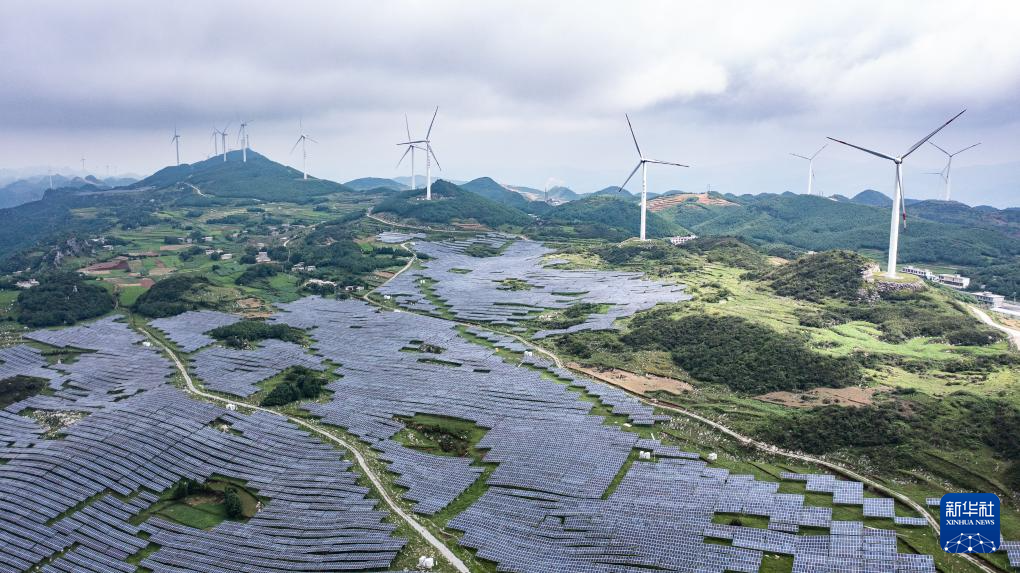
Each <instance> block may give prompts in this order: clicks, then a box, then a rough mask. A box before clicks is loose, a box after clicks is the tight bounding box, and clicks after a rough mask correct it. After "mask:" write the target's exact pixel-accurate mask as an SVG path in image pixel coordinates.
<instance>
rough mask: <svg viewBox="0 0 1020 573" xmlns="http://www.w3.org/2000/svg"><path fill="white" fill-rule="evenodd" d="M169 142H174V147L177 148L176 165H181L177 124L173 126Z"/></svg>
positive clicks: (179, 137) (179, 136) (179, 135)
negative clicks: (172, 134) (172, 133)
mask: <svg viewBox="0 0 1020 573" xmlns="http://www.w3.org/2000/svg"><path fill="white" fill-rule="evenodd" d="M170 143H172V144H174V148H175V149H176V150H177V167H180V166H181V134H179V133H177V126H176V125H175V126H174V136H173V137H171V138H170Z"/></svg>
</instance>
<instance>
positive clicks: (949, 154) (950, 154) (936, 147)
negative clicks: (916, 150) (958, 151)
mask: <svg viewBox="0 0 1020 573" xmlns="http://www.w3.org/2000/svg"><path fill="white" fill-rule="evenodd" d="M928 143H930V144H932V145H934V146H935V149H938V150H939V151H941V152H942V153H945V154H946V155H948V156H950V157H952V156H953V154H952V153H949V152H948V151H946V150H945V149H942V148H941V147H939V144H937V143H935V142H934V141H929V142H928Z"/></svg>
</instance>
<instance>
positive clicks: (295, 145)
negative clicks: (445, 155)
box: [290, 135, 305, 153]
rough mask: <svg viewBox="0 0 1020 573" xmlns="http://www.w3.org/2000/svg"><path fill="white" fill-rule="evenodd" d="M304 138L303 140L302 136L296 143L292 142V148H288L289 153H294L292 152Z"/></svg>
mask: <svg viewBox="0 0 1020 573" xmlns="http://www.w3.org/2000/svg"><path fill="white" fill-rule="evenodd" d="M304 138H305V136H303V135H302V136H301V137H299V138H297V141H295V142H294V147H291V148H290V152H291V153H294V150H295V149H297V146H298V144H299V143H301V140H302V139H304Z"/></svg>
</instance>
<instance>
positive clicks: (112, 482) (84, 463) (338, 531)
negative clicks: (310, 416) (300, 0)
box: [0, 319, 405, 573]
mask: <svg viewBox="0 0 1020 573" xmlns="http://www.w3.org/2000/svg"><path fill="white" fill-rule="evenodd" d="M29 337H31V338H33V339H35V340H40V341H45V342H47V343H49V344H54V345H56V346H60V347H76V348H81V349H86V350H89V351H90V352H88V353H85V354H82V355H80V357H79V359H78V360H77V361H76V362H73V363H70V364H63V365H54V366H51V367H46V366H45V360H44V358H43V357H42V356H41V354H39V353H38V352H37V351H35V350H34V349H31V348H30V347H15V348H14V349H6V350H4V351H0V357H5V358H6V359H7V360H5V362H4V363H3V364H0V372H8V373H9V372H12V371H15V370H17V371H22V372H25V371H31V372H34V374H36V375H41V377H44V378H50V379H51V380H52V383H51V384H53V387H54V389H55V393H54V395H53V396H41V395H40V396H35V397H32V398H29V399H27V400H24V401H22V402H19V403H17V404H12V405H11V406H9V407H7V408H6V409H4V410H2V411H0V459H2V460H4V461H5V462H6V463H3V464H0V572H3V573H6V572H14V571H24V570H28V569H30V568H32V567H38V568H39V570H41V571H44V572H47V573H50V572H57V571H75V572H82V571H125V572H133V571H135V570H136V566H135V565H133V564H128V563H126V560H127V559H128V557H129V556H131V555H134V554H137V553H138V552H139V551H140V550H142V549H143V548H145V547H146V546H147V545H148V544H149V543H156V544H158V545H159V549H158V550H157V551H155V552H154V553H152V554H150V555H148V556H147V557H146V558H145V559H143V560H142V562H141V564H140V565H141V566H142V567H146V568H148V569H150V570H152V571H156V572H161V573H171V572H173V573H188V572H196V573H197V572H206V571H231V572H242V571H243V572H249V571H252V572H269V571H274V572H279V571H300V570H305V571H313V570H314V571H341V570H343V571H360V570H371V571H379V570H384V569H387V568H389V566H390V564H391V563H392V561H393V559H394V557H395V556H396V554H397V552H398V551H399V550H400V549H401V548H402V547H403V545H404V543H405V541H404V540H403V539H401V538H398V537H395V536H394V535H393V530H394V526H393V525H392V524H390V523H387V522H386V521H384V518H385V517H386V515H387V514H386V512H384V511H380V510H378V509H377V507H376V505H377V502H376V501H375V500H372V499H369V498H366V494H367V493H368V489H367V488H366V487H364V486H361V485H358V483H357V476H356V475H355V474H354V473H353V472H351V471H350V463H349V462H347V461H344V460H343V459H342V455H341V453H340V452H338V451H337V450H336V449H334V448H333V447H331V446H329V445H326V444H323V443H322V442H320V441H318V440H316V439H313V438H312V437H310V436H309V435H308V434H307V433H306V432H305V431H303V430H301V429H299V428H297V427H295V426H293V425H292V424H290V423H289V422H288V421H286V420H285V419H284V418H282V417H278V416H273V415H270V414H265V413H255V414H252V415H242V414H238V413H236V412H229V411H227V410H225V409H222V408H219V407H217V406H214V405H212V404H209V403H204V402H199V401H196V400H193V399H191V398H189V397H188V396H187V395H185V394H184V393H182V392H180V391H179V390H177V389H175V388H173V387H171V386H170V385H169V384H167V383H166V380H167V376H168V375H169V374H170V373H171V372H173V366H172V364H170V363H169V362H168V361H167V360H166V359H165V358H163V357H162V356H161V355H160V354H159V352H157V351H156V350H155V349H153V348H146V347H144V346H142V345H141V344H139V342H140V341H141V337H140V335H138V334H136V333H135V332H133V331H131V330H130V329H129V328H127V326H125V325H124V324H122V323H119V322H115V321H114V320H112V319H107V320H101V321H97V322H95V323H92V324H89V325H85V326H78V327H73V328H68V329H64V330H56V331H40V332H35V333H31V334H30V335H29ZM56 368H60V369H61V370H62V371H58V370H57V369H56ZM26 408H36V409H42V410H79V411H82V412H86V413H87V414H88V415H87V416H86V417H84V418H83V419H81V420H79V421H77V422H75V423H73V424H71V425H70V426H68V427H66V428H64V429H63V430H62V433H63V437H62V438H61V439H45V438H44V437H43V428H41V427H40V426H39V424H38V423H37V422H36V421H35V420H34V419H32V418H30V417H26V416H21V415H18V413H19V412H22V411H23V410H25V409H26ZM226 430H229V431H226ZM213 475H222V476H227V477H230V478H234V479H239V480H244V481H245V482H246V483H247V487H249V488H252V489H253V490H256V491H257V492H258V494H259V495H260V496H264V497H265V498H267V499H268V501H267V502H266V503H265V504H264V505H263V507H262V509H261V510H260V511H258V513H257V514H256V515H255V516H254V517H252V518H251V519H250V520H249V521H247V522H246V523H241V522H233V521H225V522H223V523H220V524H219V525H217V526H216V527H214V528H212V529H211V530H209V531H203V530H200V529H194V528H191V527H186V526H183V525H179V524H176V523H172V522H170V521H166V520H164V519H162V518H160V517H150V518H149V519H148V520H146V521H145V522H143V523H141V524H140V525H137V526H136V525H132V524H131V523H130V520H131V518H132V517H133V516H135V515H138V514H139V513H140V512H141V511H143V510H144V509H146V508H148V507H149V506H150V505H151V504H152V503H154V502H155V501H157V498H158V496H157V495H156V494H155V493H153V492H158V491H163V490H165V489H166V488H168V487H170V486H171V485H172V484H174V483H176V482H177V481H178V480H180V479H181V478H183V477H188V478H192V479H197V480H199V481H204V480H206V479H208V478H209V477H210V476H213ZM143 534H147V535H148V539H145V538H143V536H142V535H143Z"/></svg>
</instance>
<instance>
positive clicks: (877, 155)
mask: <svg viewBox="0 0 1020 573" xmlns="http://www.w3.org/2000/svg"><path fill="white" fill-rule="evenodd" d="M826 139H831V140H833V141H835V142H836V143H842V144H843V145H847V146H849V147H853V148H854V149H860V150H861V151H863V152H865V153H870V154H872V155H874V156H875V157H881V158H882V159H888V160H889V161H896V158H895V157H889V156H888V155H886V154H884V153H879V152H877V151H872V150H870V149H865V148H863V147H861V146H859V145H854V144H852V143H847V142H845V141H842V140H839V139H836V138H835V137H828V138H826Z"/></svg>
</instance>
